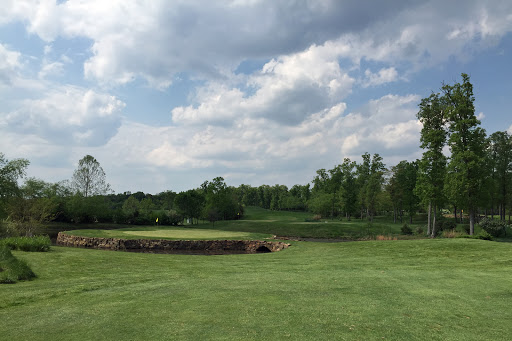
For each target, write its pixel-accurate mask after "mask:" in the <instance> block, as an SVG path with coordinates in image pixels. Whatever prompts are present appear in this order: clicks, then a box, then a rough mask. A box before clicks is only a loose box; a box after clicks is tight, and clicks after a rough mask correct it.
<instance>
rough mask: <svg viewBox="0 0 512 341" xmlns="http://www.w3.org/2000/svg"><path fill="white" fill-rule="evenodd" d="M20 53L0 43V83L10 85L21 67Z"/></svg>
mask: <svg viewBox="0 0 512 341" xmlns="http://www.w3.org/2000/svg"><path fill="white" fill-rule="evenodd" d="M20 57H21V53H19V52H17V51H11V50H9V49H8V48H6V47H5V46H4V45H2V44H0V85H2V84H3V85H11V84H12V81H13V79H14V78H15V77H17V75H18V72H19V70H20V68H21V66H22V65H21V60H20Z"/></svg>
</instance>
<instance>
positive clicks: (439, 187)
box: [414, 94, 447, 235]
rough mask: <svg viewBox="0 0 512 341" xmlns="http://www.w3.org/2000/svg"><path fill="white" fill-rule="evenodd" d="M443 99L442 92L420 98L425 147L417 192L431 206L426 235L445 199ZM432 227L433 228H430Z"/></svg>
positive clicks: (420, 118) (431, 231)
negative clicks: (433, 217)
mask: <svg viewBox="0 0 512 341" xmlns="http://www.w3.org/2000/svg"><path fill="white" fill-rule="evenodd" d="M442 102H443V100H442V98H440V96H439V94H431V95H430V97H428V98H424V99H422V100H421V103H420V105H419V107H420V110H419V112H418V114H417V117H418V119H419V121H420V122H421V123H422V125H423V127H422V129H421V137H420V142H421V145H420V146H421V148H423V149H424V152H423V155H422V158H421V160H420V161H419V163H418V174H417V181H416V187H415V188H414V193H415V194H416V195H417V196H418V198H419V199H420V201H421V203H422V204H423V206H424V207H428V221H427V234H429V235H431V234H432V235H434V234H435V228H434V226H432V224H431V219H430V217H431V212H432V211H434V212H437V211H438V208H440V207H441V205H442V204H443V202H444V191H443V190H444V179H445V173H446V156H445V155H444V153H443V147H444V146H445V143H446V137H447V131H446V128H445V125H446V123H445V122H446V118H445V116H444V109H443V103H442ZM431 227H432V229H431Z"/></svg>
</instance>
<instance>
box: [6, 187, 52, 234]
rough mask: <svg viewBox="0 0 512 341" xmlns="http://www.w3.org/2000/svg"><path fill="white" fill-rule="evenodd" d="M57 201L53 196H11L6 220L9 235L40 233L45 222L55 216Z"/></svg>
mask: <svg viewBox="0 0 512 341" xmlns="http://www.w3.org/2000/svg"><path fill="white" fill-rule="evenodd" d="M56 208H57V202H56V200H55V199H53V198H23V197H15V198H11V200H10V201H9V204H8V205H7V212H8V214H9V216H8V218H7V219H6V220H5V224H6V225H7V231H8V234H9V235H12V236H18V235H24V236H27V237H31V236H33V235H34V234H36V233H39V232H40V231H41V229H42V227H43V223H45V222H48V221H51V220H53V219H54V218H55V211H56Z"/></svg>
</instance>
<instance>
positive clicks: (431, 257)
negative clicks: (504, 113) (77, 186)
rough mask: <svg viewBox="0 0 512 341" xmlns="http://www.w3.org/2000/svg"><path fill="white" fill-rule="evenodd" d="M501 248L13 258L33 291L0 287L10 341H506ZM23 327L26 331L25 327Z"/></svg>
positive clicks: (325, 247)
mask: <svg viewBox="0 0 512 341" xmlns="http://www.w3.org/2000/svg"><path fill="white" fill-rule="evenodd" d="M511 251H512V248H511V245H510V244H508V243H494V242H487V241H480V240H465V239H443V240H412V241H384V242H379V241H366V242H353V243H308V242H293V246H292V247H291V248H289V249H286V250H284V251H280V252H277V253H270V254H256V255H225V256H187V255H158V254H133V253H125V252H112V251H100V250H86V249H74V248H63V247H55V248H54V251H51V252H48V253H38V254H36V253H22V252H19V251H17V252H15V254H16V256H17V257H19V258H22V259H24V260H26V261H28V262H29V263H30V264H32V266H33V268H34V269H37V271H38V274H39V278H38V280H37V281H31V282H22V283H18V284H16V286H7V287H5V289H4V287H2V290H1V291H0V320H1V321H2V324H0V335H2V336H3V337H4V338H5V339H8V340H25V339H30V340H45V339H49V338H51V339H54V340H74V339H75V340H90V339H96V340H109V339H130V340H141V339H160V340H163V339H180V340H201V339H210V340H256V339H263V340H270V339H287V338H289V339H295V340H326V339H331V340H332V339H337V340H343V339H350V340H376V339H382V338H385V339H392V340H427V339H428V340H506V339H508V337H509V336H510V335H511V333H512V326H511V325H510V324H509V323H508V322H509V321H510V319H511V318H512V311H511V310H510V309H509V307H510V305H511V304H512V290H511V289H510V288H511V285H512V271H511V270H512V269H511V268H512V265H511V263H510V252H511ZM27 321H28V322H27Z"/></svg>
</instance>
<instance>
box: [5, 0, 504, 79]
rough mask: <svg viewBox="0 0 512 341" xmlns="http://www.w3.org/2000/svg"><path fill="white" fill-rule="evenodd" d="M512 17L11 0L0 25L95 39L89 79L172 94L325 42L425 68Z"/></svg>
mask: <svg viewBox="0 0 512 341" xmlns="http://www.w3.org/2000/svg"><path fill="white" fill-rule="evenodd" d="M511 11H512V5H511V3H510V2H509V1H505V0H503V1H493V2H492V3H482V2H481V1H476V0H474V1H465V2H464V4H463V5H462V4H460V3H457V2H455V3H448V4H447V3H446V2H443V1H440V0H432V1H426V2H419V3H416V4H411V3H409V2H402V1H397V2H391V3H389V2H386V3H380V2H377V3H374V4H372V6H371V8H368V6H367V4H364V3H361V4H356V5H353V4H352V5H349V4H347V3H346V2H341V1H327V2H322V3H316V2H299V3H283V2H275V1H249V2H240V1H238V2H231V3H229V2H228V3H226V2H206V3H205V2H180V1H176V2H173V3H169V2H168V1H162V0H160V1H138V2H127V1H123V0H111V1H102V0H91V1H86V2H85V1H82V0H69V1H66V2H59V3H57V2H55V1H49V0H47V1H37V2H36V1H28V0H27V1H22V0H19V1H14V0H11V1H7V3H6V4H5V7H4V10H3V12H1V13H0V23H2V22H4V23H5V22H9V21H13V20H22V21H24V22H27V30H28V31H29V32H31V33H34V34H37V35H38V36H39V37H41V38H42V39H44V40H45V41H48V42H51V41H53V40H55V39H57V38H58V37H65V38H70V37H84V38H88V39H90V40H91V52H92V56H91V57H90V58H89V59H88V60H86V61H85V64H84V72H85V75H86V77H87V78H89V79H91V80H97V81H99V82H100V83H102V84H111V85H116V84H125V83H129V82H132V81H134V80H135V79H137V78H142V79H145V80H146V81H147V82H148V83H149V84H150V85H151V86H154V87H156V88H165V87H167V86H169V85H170V84H171V83H172V82H173V80H174V78H175V77H176V74H177V73H180V72H190V73H192V74H194V75H196V76H199V77H202V78H208V79H212V78H213V79H219V78H222V77H224V76H226V75H230V73H231V72H232V71H233V70H234V69H236V67H237V66H238V65H239V64H240V62H242V61H243V60H246V59H271V58H274V56H276V55H281V56H287V55H293V54H294V53H298V52H299V51H303V50H306V49H307V48H308V47H310V46H316V45H325V44H326V43H327V42H332V44H333V45H334V46H337V47H338V48H339V49H343V50H344V51H343V52H341V51H340V52H339V55H340V56H343V57H347V58H351V59H352V60H353V61H355V62H356V63H357V62H358V61H360V60H361V59H363V58H364V59H367V60H375V61H382V62H387V63H397V62H400V61H408V62H410V63H411V64H412V65H413V66H414V67H415V68H423V67H426V66H428V65H434V64H436V63H438V62H439V61H441V60H446V59H447V58H448V57H450V56H456V57H458V58H467V56H471V54H472V51H473V50H477V49H481V48H486V47H487V46H488V45H489V44H495V43H496V42H497V41H498V39H499V38H500V37H502V36H503V35H505V34H506V33H507V32H510V31H511V30H512V19H511V15H510V13H511ZM98 18H102V20H98ZM233 28H236V29H233ZM287 65H290V66H291V67H293V65H292V63H287ZM315 67H319V66H318V65H317V66H315ZM386 69H387V71H388V74H379V75H378V76H377V78H376V79H373V78H372V77H370V80H369V81H370V83H369V85H371V82H372V81H376V82H379V81H384V80H385V79H386V77H391V79H394V78H393V75H392V74H389V72H392V70H393V69H392V68H389V67H388V68H384V70H386ZM372 74H373V73H371V74H370V75H372ZM332 88H333V89H334V88H336V84H335V83H333V84H332Z"/></svg>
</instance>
